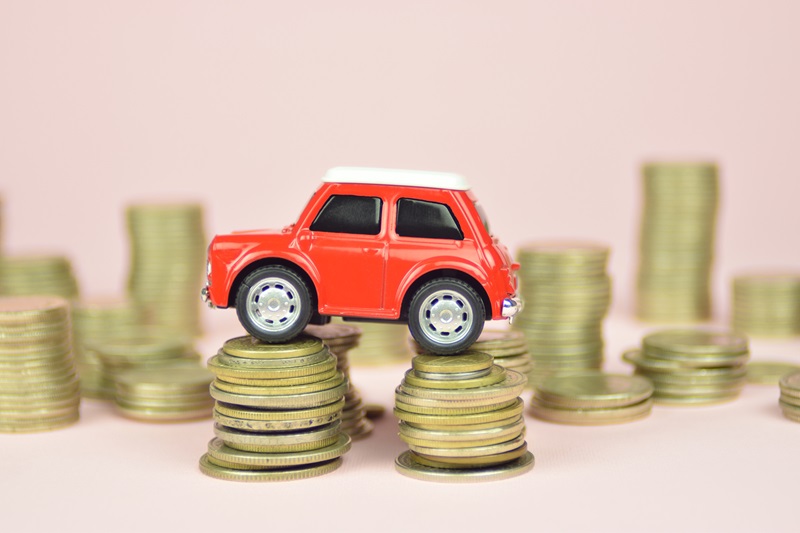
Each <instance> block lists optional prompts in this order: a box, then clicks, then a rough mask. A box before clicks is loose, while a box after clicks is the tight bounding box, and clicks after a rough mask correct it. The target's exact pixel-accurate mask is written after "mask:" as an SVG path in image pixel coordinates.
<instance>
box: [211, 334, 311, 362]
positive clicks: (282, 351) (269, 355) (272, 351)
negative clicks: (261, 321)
mask: <svg viewBox="0 0 800 533" xmlns="http://www.w3.org/2000/svg"><path fill="white" fill-rule="evenodd" d="M322 348H323V345H322V340H320V339H318V338H316V337H312V336H310V335H299V336H297V337H295V338H294V339H292V341H291V342H287V343H278V344H268V343H266V342H263V341H260V340H258V339H256V338H255V337H253V336H250V335H246V336H244V337H236V338H234V339H230V340H228V341H226V342H225V344H223V345H222V351H224V352H225V353H226V354H228V355H233V356H236V357H244V358H247V359H288V358H291V357H302V356H304V355H311V354H313V353H316V352H318V351H320V350H322Z"/></svg>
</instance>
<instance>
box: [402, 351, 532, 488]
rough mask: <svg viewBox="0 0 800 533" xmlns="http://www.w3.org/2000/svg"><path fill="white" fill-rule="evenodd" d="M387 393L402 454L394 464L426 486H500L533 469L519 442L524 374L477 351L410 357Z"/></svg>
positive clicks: (522, 426)
mask: <svg viewBox="0 0 800 533" xmlns="http://www.w3.org/2000/svg"><path fill="white" fill-rule="evenodd" d="M412 364H413V368H412V369H411V370H409V371H408V372H406V375H405V378H404V379H403V381H402V382H401V384H400V386H399V387H398V388H397V390H396V391H395V410H394V412H395V415H396V416H397V418H399V419H400V438H401V439H402V440H403V441H405V442H406V443H407V444H408V447H409V449H410V451H407V452H404V453H403V454H401V455H400V456H399V457H398V458H397V460H396V461H395V465H396V467H397V470H398V471H399V472H400V473H401V474H403V475H406V476H409V477H413V478H416V479H422V480H428V481H444V482H471V481H490V480H496V479H505V478H509V477H513V476H517V475H520V474H523V473H525V472H528V471H529V470H531V469H532V468H533V464H534V459H533V454H531V453H530V452H529V451H528V449H527V448H528V445H527V443H526V441H525V421H524V420H523V416H522V411H523V408H524V406H523V402H522V399H520V398H519V394H520V393H521V392H522V390H523V389H524V387H525V383H526V381H527V380H526V378H525V376H524V375H522V374H520V373H518V372H515V371H513V370H506V369H504V368H502V367H500V366H497V365H495V364H493V361H492V357H491V356H490V355H488V354H485V353H481V352H473V351H469V352H465V353H463V354H460V355H447V356H436V355H418V356H417V357H415V358H414V359H413V361H412Z"/></svg>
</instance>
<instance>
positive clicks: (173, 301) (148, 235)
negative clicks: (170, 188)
mask: <svg viewBox="0 0 800 533" xmlns="http://www.w3.org/2000/svg"><path fill="white" fill-rule="evenodd" d="M126 215H127V223H128V231H129V234H130V238H131V268H130V278H129V282H128V289H129V291H130V294H131V296H132V297H133V299H134V301H136V303H137V304H138V305H139V306H140V307H141V308H142V310H143V311H144V314H145V315H144V316H145V320H146V323H147V324H149V325H152V326H157V327H159V328H164V329H169V330H171V331H176V332H179V333H182V334H185V335H189V336H192V335H198V334H199V333H200V299H199V298H198V296H197V294H198V289H197V288H198V287H199V286H201V284H202V278H203V272H204V268H205V262H206V244H207V243H206V238H205V233H204V230H203V209H202V207H201V206H200V205H197V204H175V205H152V204H141V205H133V206H130V207H128V209H127V212H126Z"/></svg>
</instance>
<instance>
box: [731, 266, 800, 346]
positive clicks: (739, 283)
mask: <svg viewBox="0 0 800 533" xmlns="http://www.w3.org/2000/svg"><path fill="white" fill-rule="evenodd" d="M732 323H733V324H732V325H733V329H734V330H736V331H740V332H742V333H745V334H747V335H752V336H757V337H793V336H796V335H800V274H788V273H787V274H754V275H748V276H739V277H737V278H735V279H734V280H733V316H732Z"/></svg>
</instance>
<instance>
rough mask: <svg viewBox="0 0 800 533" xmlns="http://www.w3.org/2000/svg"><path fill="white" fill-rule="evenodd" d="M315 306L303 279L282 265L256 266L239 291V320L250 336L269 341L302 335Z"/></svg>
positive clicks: (237, 304)
mask: <svg viewBox="0 0 800 533" xmlns="http://www.w3.org/2000/svg"><path fill="white" fill-rule="evenodd" d="M267 297H269V299H266V298H267ZM313 305H314V302H313V301H312V298H311V292H310V291H309V289H308V285H307V284H306V282H305V281H304V280H303V278H302V277H300V276H299V275H297V273H295V272H294V271H293V270H291V269H289V268H286V267H283V266H280V265H272V266H264V267H260V268H257V269H255V270H254V271H252V272H251V273H250V274H248V275H247V277H246V278H244V280H243V281H242V283H241V284H240V285H239V288H238V290H237V291H236V314H237V315H238V316H239V322H241V324H242V326H243V327H244V329H246V330H247V332H248V333H249V334H250V335H252V336H253V337H256V338H258V339H261V340H262V341H264V342H269V343H276V342H286V341H289V340H291V339H293V338H294V337H296V336H297V335H299V334H300V333H301V332H302V331H303V329H305V327H306V325H307V324H308V321H309V319H310V318H311V314H312V312H313V311H314V309H312V307H313ZM268 306H269V307H268ZM270 307H274V309H271V308H270Z"/></svg>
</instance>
